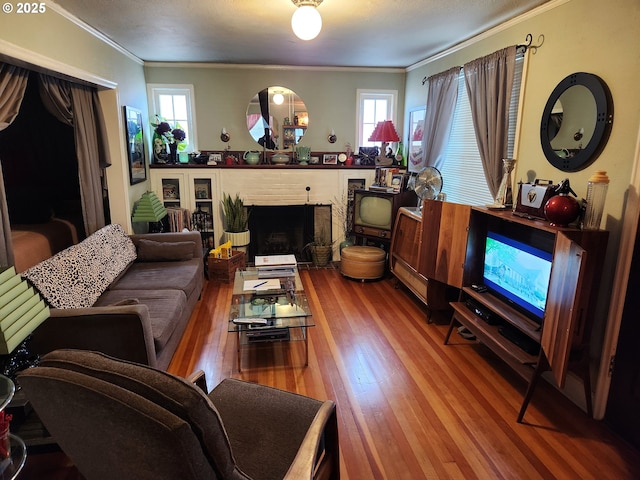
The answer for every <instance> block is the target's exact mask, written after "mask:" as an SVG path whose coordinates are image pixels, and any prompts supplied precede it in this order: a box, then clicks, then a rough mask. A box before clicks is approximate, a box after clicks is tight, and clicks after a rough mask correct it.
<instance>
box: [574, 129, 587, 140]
mask: <svg viewBox="0 0 640 480" xmlns="http://www.w3.org/2000/svg"><path fill="white" fill-rule="evenodd" d="M583 135H584V128H580V130H578V131H577V132H576V133H574V134H573V139H574V140H575V141H576V142H579V141H580V140H582V136H583Z"/></svg>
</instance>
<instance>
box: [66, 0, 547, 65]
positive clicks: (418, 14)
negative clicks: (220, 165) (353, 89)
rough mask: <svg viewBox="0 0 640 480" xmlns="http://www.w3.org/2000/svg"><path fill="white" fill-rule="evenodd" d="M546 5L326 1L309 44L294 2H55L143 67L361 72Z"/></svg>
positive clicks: (411, 58) (411, 60) (534, 0)
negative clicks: (301, 35)
mask: <svg viewBox="0 0 640 480" xmlns="http://www.w3.org/2000/svg"><path fill="white" fill-rule="evenodd" d="M547 1H548V0H324V1H323V2H322V4H321V5H320V6H319V7H318V11H319V12H320V14H321V15H322V20H323V27H322V31H321V32H320V35H319V36H318V37H317V38H315V39H314V40H311V41H308V42H305V41H303V40H299V39H298V38H297V37H295V36H294V34H293V32H292V31H291V15H292V14H293V12H294V11H295V9H296V7H295V6H294V4H293V3H292V2H291V0H171V1H168V0H136V1H132V0H54V2H55V3H57V4H58V5H60V6H61V7H62V8H63V9H64V10H66V11H67V12H69V13H71V14H72V15H73V16H75V17H77V18H78V19H80V20H82V21H84V22H85V23H87V24H89V25H90V26H92V27H93V28H94V29H96V30H98V31H99V32H101V33H102V34H103V35H105V36H106V37H108V38H110V39H111V40H112V41H114V42H115V43H117V44H119V45H120V46H121V47H123V48H124V49H126V50H128V51H129V52H131V53H132V54H134V55H135V56H137V57H139V58H140V59H142V60H145V61H166V62H215V63H242V64H264V65H304V66H357V67H408V66H410V65H413V64H415V63H417V62H419V61H421V60H424V59H425V58H428V57H430V56H432V55H435V54H438V53H440V52H442V51H444V50H446V49H448V48H450V47H453V46H454V45H456V44H458V43H461V42H463V41H465V40H467V39H469V38H471V37H474V36H476V35H478V34H480V33H482V32H484V31H486V30H488V29H490V28H492V27H494V26H496V25H499V24H500V23H502V22H504V21H507V20H509V19H512V18H514V17H516V16H518V15H520V14H522V13H525V12H527V11H529V10H531V9H533V8H535V7H537V6H539V5H541V4H543V3H546V2H547ZM526 33H528V32H523V39H522V42H524V37H525V35H526Z"/></svg>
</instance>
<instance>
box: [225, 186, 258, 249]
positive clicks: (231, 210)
mask: <svg viewBox="0 0 640 480" xmlns="http://www.w3.org/2000/svg"><path fill="white" fill-rule="evenodd" d="M222 210H223V212H224V223H225V229H224V236H225V242H227V241H229V240H230V241H231V245H232V246H233V247H246V246H247V245H249V241H250V238H251V237H250V234H249V228H248V223H249V213H248V212H247V210H246V209H245V208H244V202H243V201H242V199H241V198H240V197H239V196H238V194H237V193H236V196H235V198H231V195H228V194H226V193H223V194H222Z"/></svg>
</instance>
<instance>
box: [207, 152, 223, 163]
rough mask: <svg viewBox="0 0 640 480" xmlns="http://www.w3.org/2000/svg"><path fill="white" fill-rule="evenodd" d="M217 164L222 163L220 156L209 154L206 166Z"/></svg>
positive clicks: (218, 154)
mask: <svg viewBox="0 0 640 480" xmlns="http://www.w3.org/2000/svg"><path fill="white" fill-rule="evenodd" d="M218 163H222V154H221V153H210V154H209V160H207V165H217V164H218Z"/></svg>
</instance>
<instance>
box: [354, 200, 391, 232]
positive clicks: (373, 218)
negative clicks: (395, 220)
mask: <svg viewBox="0 0 640 480" xmlns="http://www.w3.org/2000/svg"><path fill="white" fill-rule="evenodd" d="M355 208H356V215H355V224H356V225H359V226H363V227H373V228H381V229H385V230H391V213H392V209H393V202H392V200H391V199H390V198H386V197H379V196H376V195H373V194H369V193H361V194H356V204H355Z"/></svg>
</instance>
